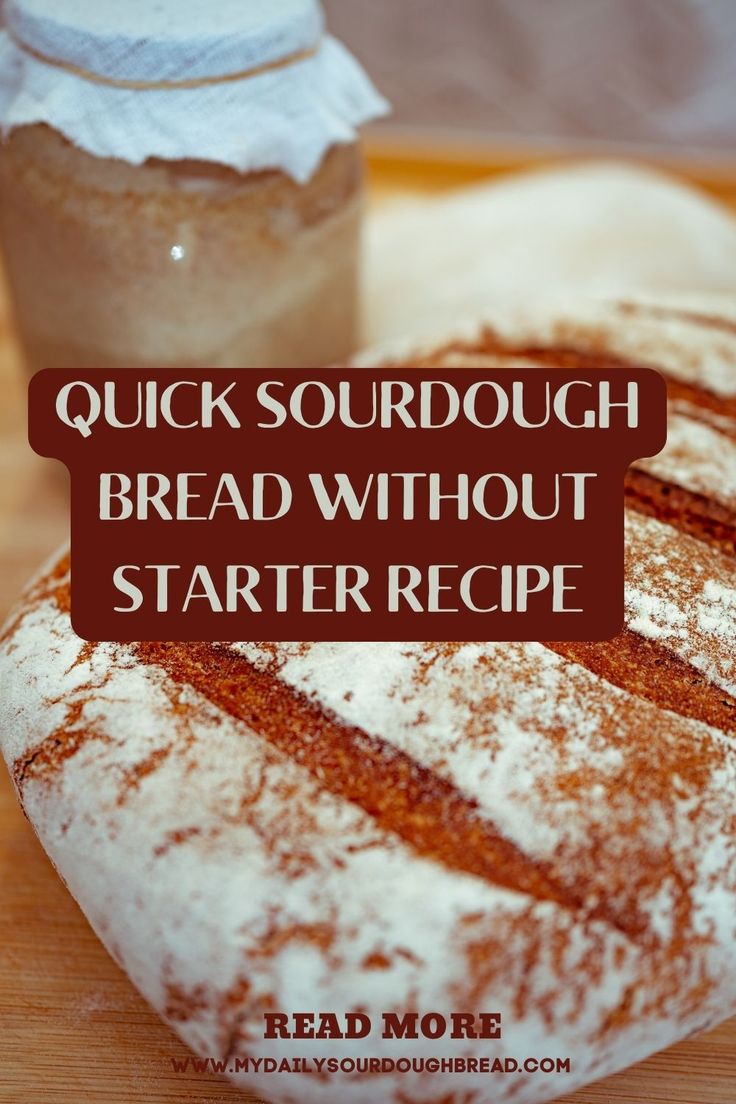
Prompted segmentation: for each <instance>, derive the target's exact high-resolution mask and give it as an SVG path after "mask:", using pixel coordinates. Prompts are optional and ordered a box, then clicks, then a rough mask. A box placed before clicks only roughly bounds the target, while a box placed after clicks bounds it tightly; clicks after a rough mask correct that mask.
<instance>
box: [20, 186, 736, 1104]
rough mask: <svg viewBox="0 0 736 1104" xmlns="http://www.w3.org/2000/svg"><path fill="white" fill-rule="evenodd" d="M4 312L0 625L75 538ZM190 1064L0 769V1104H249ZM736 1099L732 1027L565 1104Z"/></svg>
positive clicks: (735, 1024)
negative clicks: (108, 947) (39, 440)
mask: <svg viewBox="0 0 736 1104" xmlns="http://www.w3.org/2000/svg"><path fill="white" fill-rule="evenodd" d="M486 168H488V166H486ZM414 175H415V176H416V174H414ZM450 175H451V176H452V179H453V182H454V181H455V176H454V175H453V174H450ZM472 175H473V171H472V166H471V167H470V168H469V169H468V171H467V172H466V173H465V178H469V177H470V176H472ZM5 302H6V300H5V297H4V296H3V295H2V289H0V621H2V619H3V618H4V616H5V614H6V613H7V611H8V609H9V607H10V606H11V605H12V603H13V602H14V601H15V599H16V596H17V594H18V592H19V590H20V588H21V586H22V585H23V583H24V582H25V581H26V579H27V578H28V576H29V575H30V574H31V573H32V572H33V571H35V569H36V568H37V566H38V564H39V562H40V561H41V560H42V559H43V558H45V557H46V556H48V555H49V554H50V553H51V552H52V551H53V550H54V548H55V547H56V546H57V545H58V544H59V543H60V542H61V541H62V540H63V539H64V538H65V535H66V530H67V515H66V502H65V485H64V482H63V479H62V477H61V476H60V475H59V472H58V470H57V468H56V466H55V465H53V464H51V463H49V462H46V461H42V460H39V459H37V458H36V457H34V456H33V455H32V454H31V453H30V450H29V449H28V446H27V444H26V442H25V380H24V378H23V374H22V371H21V368H20V365H19V359H18V356H17V351H16V347H15V342H14V339H13V334H12V329H11V326H10V323H9V320H8V316H7V308H6V306H5ZM187 1054H188V1051H187V1050H186V1048H185V1047H184V1046H183V1044H182V1043H181V1042H179V1041H178V1039H177V1038H176V1036H174V1035H173V1033H172V1032H171V1031H170V1030H169V1029H168V1028H167V1027H165V1026H164V1024H163V1023H162V1022H161V1021H160V1020H159V1019H158V1017H157V1016H156V1015H155V1014H154V1013H153V1012H152V1011H151V1010H150V1009H149V1008H148V1006H147V1005H146V1004H145V1002H144V1001H143V1000H142V998H141V997H140V996H139V995H138V994H137V992H136V991H135V990H134V989H133V987H132V985H131V984H130V982H129V981H128V980H127V978H126V977H125V975H124V974H123V973H122V972H121V971H120V970H119V969H118V967H117V966H116V965H115V963H114V962H113V961H112V959H111V958H110V957H109V956H108V955H107V953H106V952H105V950H104V949H103V947H102V946H101V944H100V943H99V942H98V941H97V939H96V937H95V936H94V934H93V933H92V931H91V929H90V928H89V926H88V925H87V923H86V921H85V919H84V917H83V916H82V914H81V913H80V911H79V909H78V908H77V906H76V904H75V903H74V901H73V900H72V898H71V897H70V896H69V894H68V893H67V891H66V890H65V888H64V886H63V885H62V883H61V881H60V880H59V878H58V877H57V875H56V874H55V872H54V870H53V869H52V867H51V864H50V863H49V861H48V859H47V858H46V856H45V854H44V852H43V850H42V848H41V846H40V844H39V843H38V841H37V839H36V837H35V835H34V833H33V831H32V829H31V828H30V825H29V824H28V823H27V822H26V821H25V820H24V818H23V816H22V814H21V812H20V809H19V807H18V805H17V802H16V800H15V796H14V794H13V791H12V787H11V786H10V783H9V781H8V778H7V775H6V774H5V772H4V770H2V769H1V768H0V1104H169V1102H171V1104H219V1102H220V1101H241V1102H245V1101H247V1100H249V1099H252V1098H249V1097H247V1096H245V1095H243V1094H242V1093H239V1092H238V1091H236V1090H235V1089H234V1088H232V1087H231V1086H230V1085H229V1084H227V1083H226V1082H225V1081H223V1080H220V1079H219V1078H217V1077H215V1076H214V1075H208V1074H195V1073H186V1074H180V1073H175V1072H174V1069H173V1064H172V1060H178V1061H181V1060H182V1059H184V1058H186V1057H187ZM734 1102H736V1020H733V1021H731V1022H730V1023H728V1024H725V1025H722V1026H721V1027H719V1028H717V1029H716V1030H715V1031H712V1032H710V1033H709V1034H707V1035H702V1036H700V1037H698V1038H695V1039H692V1040H689V1041H687V1042H684V1043H681V1044H680V1045H679V1046H676V1047H673V1048H671V1049H670V1050H668V1051H666V1052H664V1053H663V1054H660V1055H656V1056H655V1057H653V1058H650V1059H649V1060H648V1061H647V1062H644V1063H642V1064H640V1065H638V1066H636V1067H634V1068H633V1069H630V1070H628V1071H626V1072H625V1073H622V1074H619V1075H618V1076H616V1077H613V1078H610V1079H608V1080H606V1081H604V1082H600V1083H599V1084H597V1085H594V1086H592V1087H591V1088H588V1089H585V1090H583V1091H581V1092H579V1093H576V1094H575V1095H574V1096H571V1097H566V1098H565V1102H564V1104H734ZM376 1104H382V1102H381V1101H376Z"/></svg>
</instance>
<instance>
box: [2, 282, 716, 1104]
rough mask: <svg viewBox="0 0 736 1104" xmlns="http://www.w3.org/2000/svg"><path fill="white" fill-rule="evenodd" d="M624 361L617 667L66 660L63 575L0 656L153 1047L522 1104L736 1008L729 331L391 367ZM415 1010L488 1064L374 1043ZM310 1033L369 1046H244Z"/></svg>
mask: <svg viewBox="0 0 736 1104" xmlns="http://www.w3.org/2000/svg"><path fill="white" fill-rule="evenodd" d="M612 359H615V360H618V361H621V360H625V359H635V360H637V361H639V362H646V363H650V364H654V365H656V366H657V367H659V368H660V370H661V371H663V372H664V374H665V375H666V376H667V379H668V382H669V384H670V389H671V405H672V411H671V435H670V442H669V444H668V447H667V449H666V450H665V452H664V453H663V454H662V455H661V456H659V457H658V458H656V459H655V460H650V461H646V462H644V463H642V464H639V465H638V466H637V467H636V468H635V469H632V471H631V472H630V474H629V476H628V478H627V486H626V494H627V500H628V508H627V566H626V576H627V578H626V607H627V627H626V629H625V630H624V631H623V632H622V633H621V635H620V636H619V637H618V638H617V639H615V640H614V641H612V642H610V643H605V644H556V643H546V644H485V643H462V644H431V643H428V644H309V643H294V644H271V643H250V644H248V643H240V644H237V643H235V644H222V645H208V644H194V645H183V644H171V643H169V644H166V643H164V644H140V645H110V644H85V643H82V642H81V641H80V640H79V639H78V638H77V637H75V635H74V634H73V632H72V630H71V627H70V621H69V588H68V563H67V560H66V558H62V559H61V560H60V561H59V562H58V563H56V564H55V565H54V566H52V567H50V568H48V569H47V570H46V571H44V573H43V574H42V576H41V578H40V579H39V580H38V581H37V582H36V583H35V585H33V586H32V587H31V589H30V590H29V592H28V593H27V595H26V596H25V598H24V599H23V601H22V603H21V605H20V607H19V608H18V609H17V610H16V612H15V613H14V614H13V616H12V618H11V620H10V623H9V624H8V626H7V627H6V629H5V630H4V634H3V636H2V643H1V645H0V738H1V739H2V744H3V750H4V753H5V756H6V758H7V762H8V765H9V768H10V770H11V773H12V776H13V779H14V781H15V785H16V787H17V791H18V794H19V796H20V799H21V801H22V802H23V805H24V808H25V811H26V813H27V814H28V816H29V817H30V819H31V821H32V823H33V824H34V826H35V828H36V830H37V832H38V834H39V836H40V838H41V840H42V842H43V844H44V846H45V848H46V850H47V852H48V853H49V855H50V857H51V859H52V860H53V862H54V863H55V865H56V866H57V867H58V869H59V871H60V873H61V874H62V876H63V877H64V879H65V881H66V883H67V884H68V886H69V889H70V890H71V892H72V893H73V894H74V896H75V897H76V898H77V900H78V901H79V902H80V904H81V905H82V907H83V909H84V911H85V913H86V915H87V916H88V918H89V920H90V922H91V924H92V925H93V927H94V928H95V930H96V931H97V933H98V934H99V936H100V938H101V939H102V940H103V942H104V943H105V945H106V946H107V947H108V949H109V951H110V953H111V954H112V955H113V956H114V957H115V959H116V960H117V961H118V962H119V963H120V964H121V965H122V966H123V967H124V968H125V969H126V970H127V972H128V974H129V975H130V977H131V979H132V981H133V982H134V983H135V984H136V985H137V986H138V988H139V989H140V990H141V992H142V993H143V994H144V995H145V996H146V997H147V999H148V1000H149V1001H150V1002H151V1004H152V1005H153V1006H154V1007H155V1008H156V1009H157V1010H158V1011H159V1012H160V1014H161V1015H162V1016H163V1017H164V1019H165V1020H166V1021H167V1022H168V1023H169V1024H171V1025H172V1026H173V1027H174V1028H175V1029H176V1030H177V1031H178V1032H179V1034H180V1035H181V1037H182V1038H183V1039H184V1040H186V1042H187V1043H189V1044H190V1045H191V1046H192V1047H193V1048H194V1049H195V1050H196V1051H198V1052H199V1053H200V1054H201V1055H203V1056H218V1057H225V1058H227V1059H228V1060H229V1061H228V1064H229V1066H230V1069H231V1074H232V1077H233V1080H235V1081H237V1082H238V1083H241V1084H242V1085H243V1086H244V1087H247V1088H248V1089H251V1090H254V1091H256V1092H258V1093H261V1094H262V1095H263V1096H265V1097H266V1098H267V1099H269V1100H271V1101H274V1102H276V1104H292V1102H293V1104H297V1102H298V1104H309V1102H312V1101H314V1102H334V1104H338V1102H339V1104H345V1102H350V1104H377V1102H381V1104H399V1102H402V1104H406V1102H411V1104H440V1102H444V1104H449V1102H456V1104H459V1102H461V1101H462V1102H463V1104H481V1102H486V1104H488V1102H491V1101H493V1102H494V1104H504V1102H511V1101H514V1102H515V1104H533V1102H541V1101H545V1100H549V1099H552V1098H553V1097H555V1096H557V1095H559V1094H560V1093H562V1092H567V1091H570V1090H571V1089H573V1088H574V1087H576V1086H578V1085H580V1084H582V1083H584V1082H587V1081H590V1080H592V1079H594V1078H597V1077H601V1076H603V1075H606V1074H608V1073H611V1072H613V1071H614V1070H617V1069H619V1068H621V1067H623V1066H626V1065H628V1064H630V1063H632V1062H634V1061H636V1060H638V1059H639V1058H642V1057H644V1056H645V1055H647V1054H649V1053H651V1052H652V1051H654V1050H657V1049H659V1048H661V1047H664V1046H666V1045H668V1044H669V1043H671V1042H673V1041H675V1040H677V1039H679V1038H682V1037H683V1036H685V1035H688V1034H690V1033H691V1032H693V1031H696V1030H698V1029H700V1028H704V1027H706V1026H708V1025H709V1024H712V1023H714V1022H716V1021H718V1020H719V1019H722V1018H725V1017H726V1016H728V1015H729V1014H731V1013H732V1012H734V1011H736V950H735V949H734V948H735V947H736V940H735V938H734V937H735V935H736V932H735V930H734V917H735V916H736V821H735V820H734V812H733V806H734V793H735V792H736V668H735V664H734V654H735V651H736V561H734V558H733V551H734V535H735V533H736V529H735V525H736V317H731V316H729V315H728V313H727V312H724V311H719V312H718V313H714V310H713V308H711V307H709V308H708V309H705V307H704V306H703V305H702V304H693V303H688V304H686V305H685V304H680V305H678V306H676V307H665V306H662V305H661V304H657V305H651V304H645V303H642V302H639V303H628V304H593V305H590V306H586V307H584V306H579V307H577V308H576V309H575V310H574V311H572V312H571V311H565V310H562V309H557V310H556V311H555V312H554V313H552V312H550V313H549V314H547V315H542V314H540V315H538V316H537V317H536V319H533V320H518V319H517V320H516V321H514V322H513V323H512V322H511V321H510V320H509V319H499V320H496V321H495V322H494V323H490V322H489V323H488V324H485V325H483V326H481V327H479V328H478V329H477V330H476V332H474V333H473V334H472V335H470V336H467V337H465V338H463V339H459V340H457V341H454V342H448V343H445V345H444V346H442V347H437V348H435V349H433V350H431V351H429V352H425V353H416V354H414V355H413V356H412V357H411V359H410V360H409V361H406V363H411V364H415V365H418V366H420V367H421V366H422V365H433V366H434V365H448V366H449V365H454V364H463V363H468V364H470V363H472V364H474V365H477V364H484V363H487V364H488V365H489V366H490V365H496V364H498V363H513V362H516V361H518V360H522V361H524V362H529V361H531V362H539V361H540V360H544V361H545V362H547V361H551V362H552V363H559V364H561V365H567V364H576V365H583V364H584V365H589V364H593V365H595V364H602V363H604V362H606V363H608V362H610V361H611V360H612ZM407 1010H416V1011H417V1012H419V1013H420V1014H424V1013H429V1012H434V1013H439V1014H442V1015H444V1016H447V1017H449V1016H450V1015H451V1013H453V1012H456V1013H468V1014H475V1015H477V1016H478V1017H480V1016H481V1015H482V1014H484V1013H485V1014H492V1013H496V1012H500V1013H501V1016H502V1037H501V1039H500V1040H498V1041H489V1040H488V1039H467V1040H463V1041H461V1042H459V1041H453V1040H452V1039H449V1038H447V1037H443V1038H439V1039H425V1038H421V1037H420V1038H418V1039H416V1040H410V1041H407V1040H395V1039H383V1038H382V1037H381V1033H382V1016H383V1014H384V1013H396V1012H398V1013H403V1012H406V1011H407ZM305 1011H314V1012H335V1013H337V1014H338V1016H339V1017H341V1018H342V1016H343V1015H344V1013H345V1012H347V1011H359V1012H361V1013H362V1014H363V1015H364V1016H368V1017H369V1019H370V1020H371V1021H372V1023H373V1031H372V1033H371V1034H370V1035H369V1036H368V1037H367V1038H365V1039H361V1040H340V1039H316V1040H309V1039H306V1040H301V1039H300V1040H298V1041H297V1040H288V1039H284V1040H278V1039H277V1040H269V1041H267V1042H265V1041H264V1016H265V1015H266V1014H267V1013H273V1012H282V1013H285V1014H289V1015H290V1014H292V1013H298V1012H305ZM267 1055H268V1056H272V1057H276V1058H279V1057H281V1056H287V1057H293V1056H295V1055H298V1056H300V1057H301V1058H311V1059H322V1058H335V1059H341V1058H350V1059H356V1058H379V1059H395V1058H399V1057H407V1056H408V1057H410V1058H412V1059H416V1060H421V1059H428V1058H443V1057H450V1056H453V1055H454V1056H458V1055H462V1056H463V1057H465V1058H468V1059H473V1060H476V1059H483V1058H488V1057H489V1056H490V1057H491V1058H494V1057H500V1058H501V1059H505V1058H512V1059H515V1060H519V1061H523V1060H524V1059H526V1058H527V1057H531V1058H536V1059H541V1058H552V1059H557V1058H560V1059H563V1060H564V1059H568V1058H569V1059H570V1069H569V1072H567V1073H560V1074H555V1075H545V1074H543V1073H536V1074H533V1073H523V1072H522V1073H518V1074H515V1075H493V1074H489V1073H487V1072H482V1067H480V1066H479V1065H478V1066H477V1068H476V1069H474V1068H473V1063H472V1062H469V1063H468V1068H467V1071H466V1072H465V1073H464V1074H460V1073H451V1072H448V1071H446V1070H445V1071H443V1070H442V1069H440V1070H439V1071H438V1072H432V1073H430V1072H428V1071H427V1069H425V1070H424V1072H422V1071H421V1063H420V1062H419V1061H417V1063H416V1069H415V1070H414V1071H412V1072H408V1073H405V1072H398V1071H397V1070H396V1069H393V1070H392V1069H391V1067H390V1064H387V1065H386V1066H385V1068H384V1067H380V1066H379V1067H378V1068H377V1069H375V1070H374V1071H373V1072H371V1073H370V1074H368V1075H366V1074H363V1075H356V1074H355V1073H353V1072H350V1071H349V1068H346V1070H344V1071H341V1070H340V1069H339V1068H338V1069H337V1070H328V1069H327V1067H325V1068H324V1069H323V1071H322V1074H321V1075H317V1074H315V1073H312V1074H297V1073H281V1074H267V1073H264V1072H263V1069H262V1068H259V1072H254V1071H253V1069H252V1068H247V1064H246V1060H247V1059H249V1058H256V1057H263V1056H267ZM236 1060H239V1063H240V1067H241V1068H240V1072H234V1071H235V1070H236ZM429 1068H430V1069H431V1063H430V1067H429Z"/></svg>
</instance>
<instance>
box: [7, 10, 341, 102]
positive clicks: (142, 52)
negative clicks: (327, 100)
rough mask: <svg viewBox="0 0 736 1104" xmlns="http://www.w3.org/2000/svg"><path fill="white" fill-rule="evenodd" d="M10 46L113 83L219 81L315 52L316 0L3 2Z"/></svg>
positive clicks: (319, 22)
mask: <svg viewBox="0 0 736 1104" xmlns="http://www.w3.org/2000/svg"><path fill="white" fill-rule="evenodd" d="M5 18H6V25H7V29H8V31H9V32H10V34H11V35H12V37H13V38H14V39H15V41H16V43H17V44H18V45H19V46H21V48H23V47H25V48H26V49H28V50H29V51H30V52H31V53H34V54H35V55H36V56H40V57H41V58H47V59H48V60H50V61H52V62H53V63H55V64H57V65H63V66H69V67H70V68H72V69H78V70H81V71H84V72H89V73H92V74H94V75H95V76H99V77H100V78H105V79H108V80H113V81H123V82H131V83H134V82H138V81H162V82H165V81H178V80H208V79H212V80H217V79H218V78H219V79H221V78H224V77H228V76H230V75H232V74H236V73H243V72H247V70H248V69H250V68H255V67H258V66H262V65H267V64H270V63H274V62H278V61H281V60H283V59H285V58H288V57H289V56H290V55H292V54H298V53H299V52H301V51H305V50H310V49H313V48H314V47H315V46H316V45H317V43H318V42H319V40H320V37H321V35H322V34H323V32H324V16H323V13H322V8H321V5H320V3H319V0H247V2H245V3H244V2H243V0H218V2H217V11H216V14H213V9H212V7H211V5H210V4H209V3H202V0H125V3H120V2H119V0H7V3H6V5H5Z"/></svg>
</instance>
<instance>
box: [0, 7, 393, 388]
mask: <svg viewBox="0 0 736 1104" xmlns="http://www.w3.org/2000/svg"><path fill="white" fill-rule="evenodd" d="M5 22H6V26H5V30H4V31H3V32H2V34H1V35H0V124H1V125H2V129H3V131H4V133H5V138H6V141H5V143H4V145H3V148H2V156H0V233H1V236H2V244H3V248H4V252H5V260H6V266H7V270H8V275H9V279H10V284H11V290H12V293H13V298H14V300H15V307H16V316H17V319H18V323H19V329H20V331H21V336H22V339H23V343H24V346H25V351H26V355H27V360H28V363H29V365H30V367H31V368H32V369H33V370H36V369H38V368H53V367H69V368H83V367H92V368H98V367H99V368H105V367H115V366H120V367H130V366H136V367H137V366H145V367H149V366H150V367H156V366H162V365H165V366H167V367H176V366H178V365H192V366H194V367H204V366H205V365H206V366H207V367H228V368H243V367H250V366H254V365H258V366H259V367H264V368H267V367H275V366H279V367H280V366H284V365H289V366H293V367H302V366H304V367H307V366H314V365H320V364H326V363H331V362H334V361H336V360H339V359H340V358H344V357H346V356H348V355H349V354H350V353H351V352H353V351H354V349H355V347H356V345H357V340H358V331H357V326H358V287H357V281H358V249H359V236H360V224H361V178H362V166H361V157H360V153H359V150H358V146H357V143H356V130H355V128H356V127H357V126H358V125H359V124H361V123H363V122H365V121H366V120H368V119H370V118H373V117H375V116H377V115H380V114H382V113H383V112H384V111H385V110H386V104H385V102H384V101H383V100H382V99H381V98H380V97H379V95H378V94H377V93H376V91H375V90H374V89H373V87H372V86H371V84H370V82H369V81H368V79H367V78H366V76H365V75H364V73H363V72H362V71H361V69H360V68H359V66H358V65H357V63H356V62H355V61H354V59H353V58H352V57H351V55H350V54H349V53H348V52H347V50H346V49H345V48H344V47H343V46H342V45H341V44H340V43H339V42H337V41H336V40H335V39H333V38H332V37H331V36H330V35H329V34H327V33H326V30H325V27H324V19H323V14H322V11H321V8H320V6H319V4H318V3H317V2H316V0H257V2H253V0H248V2H244V0H217V3H216V4H210V3H202V2H201V0H157V2H155V3H153V2H150V0H125V3H113V2H112V0H104V2H100V0H8V2H7V3H6V4H5Z"/></svg>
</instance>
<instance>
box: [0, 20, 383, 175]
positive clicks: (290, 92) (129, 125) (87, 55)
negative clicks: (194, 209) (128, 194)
mask: <svg viewBox="0 0 736 1104" xmlns="http://www.w3.org/2000/svg"><path fill="white" fill-rule="evenodd" d="M5 23H6V26H5V29H4V30H3V31H2V33H0V127H1V128H2V130H3V131H4V133H8V132H9V131H10V130H12V129H14V128H16V127H20V126H26V125H33V124H37V123H46V124H48V125H49V126H51V127H53V128H54V129H56V130H58V131H60V132H61V133H62V134H63V135H65V137H66V138H68V139H69V140H70V141H71V142H73V143H74V144H75V145H77V146H79V147H81V148H82V149H84V150H86V151H87V152H88V153H91V154H93V155H95V156H97V157H106V158H119V159H122V160H124V161H128V162H130V163H131V164H134V165H138V164H142V163H143V162H144V161H146V160H148V159H149V158H152V157H154V158H161V159H164V160H169V161H174V160H187V159H197V160H204V161H214V162H218V163H220V164H224V165H229V166H231V167H232V168H234V169H237V170H238V171H239V172H255V171H258V170H261V169H281V170H282V171H283V172H285V173H287V174H288V175H289V176H291V177H293V178H294V179H295V180H297V181H300V182H303V181H306V180H308V179H309V178H310V176H311V175H312V174H313V173H314V171H315V170H316V169H317V167H318V166H319V164H320V162H321V161H322V158H323V157H324V155H325V153H326V151H327V150H328V149H329V148H330V147H331V146H333V145H335V144H341V143H347V142H351V141H353V140H354V139H355V132H356V127H358V126H359V125H360V124H362V123H364V122H367V121H368V120H370V119H372V118H376V117H378V116H380V115H382V114H385V112H386V111H387V109H388V105H387V104H386V101H385V100H384V99H383V98H382V97H381V96H380V95H379V94H378V93H377V92H376V90H375V88H374V87H373V85H372V84H371V82H370V80H369V79H368V77H367V76H366V74H365V73H364V72H363V70H362V69H361V67H360V66H359V64H358V63H357V62H356V60H355V59H354V58H353V57H352V55H351V54H350V53H349V52H348V51H347V50H346V49H345V47H344V46H342V45H341V43H339V42H338V41H337V40H336V39H334V38H332V37H331V36H329V35H327V34H326V33H325V26H324V17H323V13H322V9H321V7H320V5H319V3H318V2H317V0H247V2H243V0H218V3H217V5H216V6H214V5H212V4H209V3H203V2H202V0H157V2H156V3H155V4H154V3H151V2H150V0H125V3H124V4H121V3H119V0H7V3H6V6H5Z"/></svg>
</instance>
